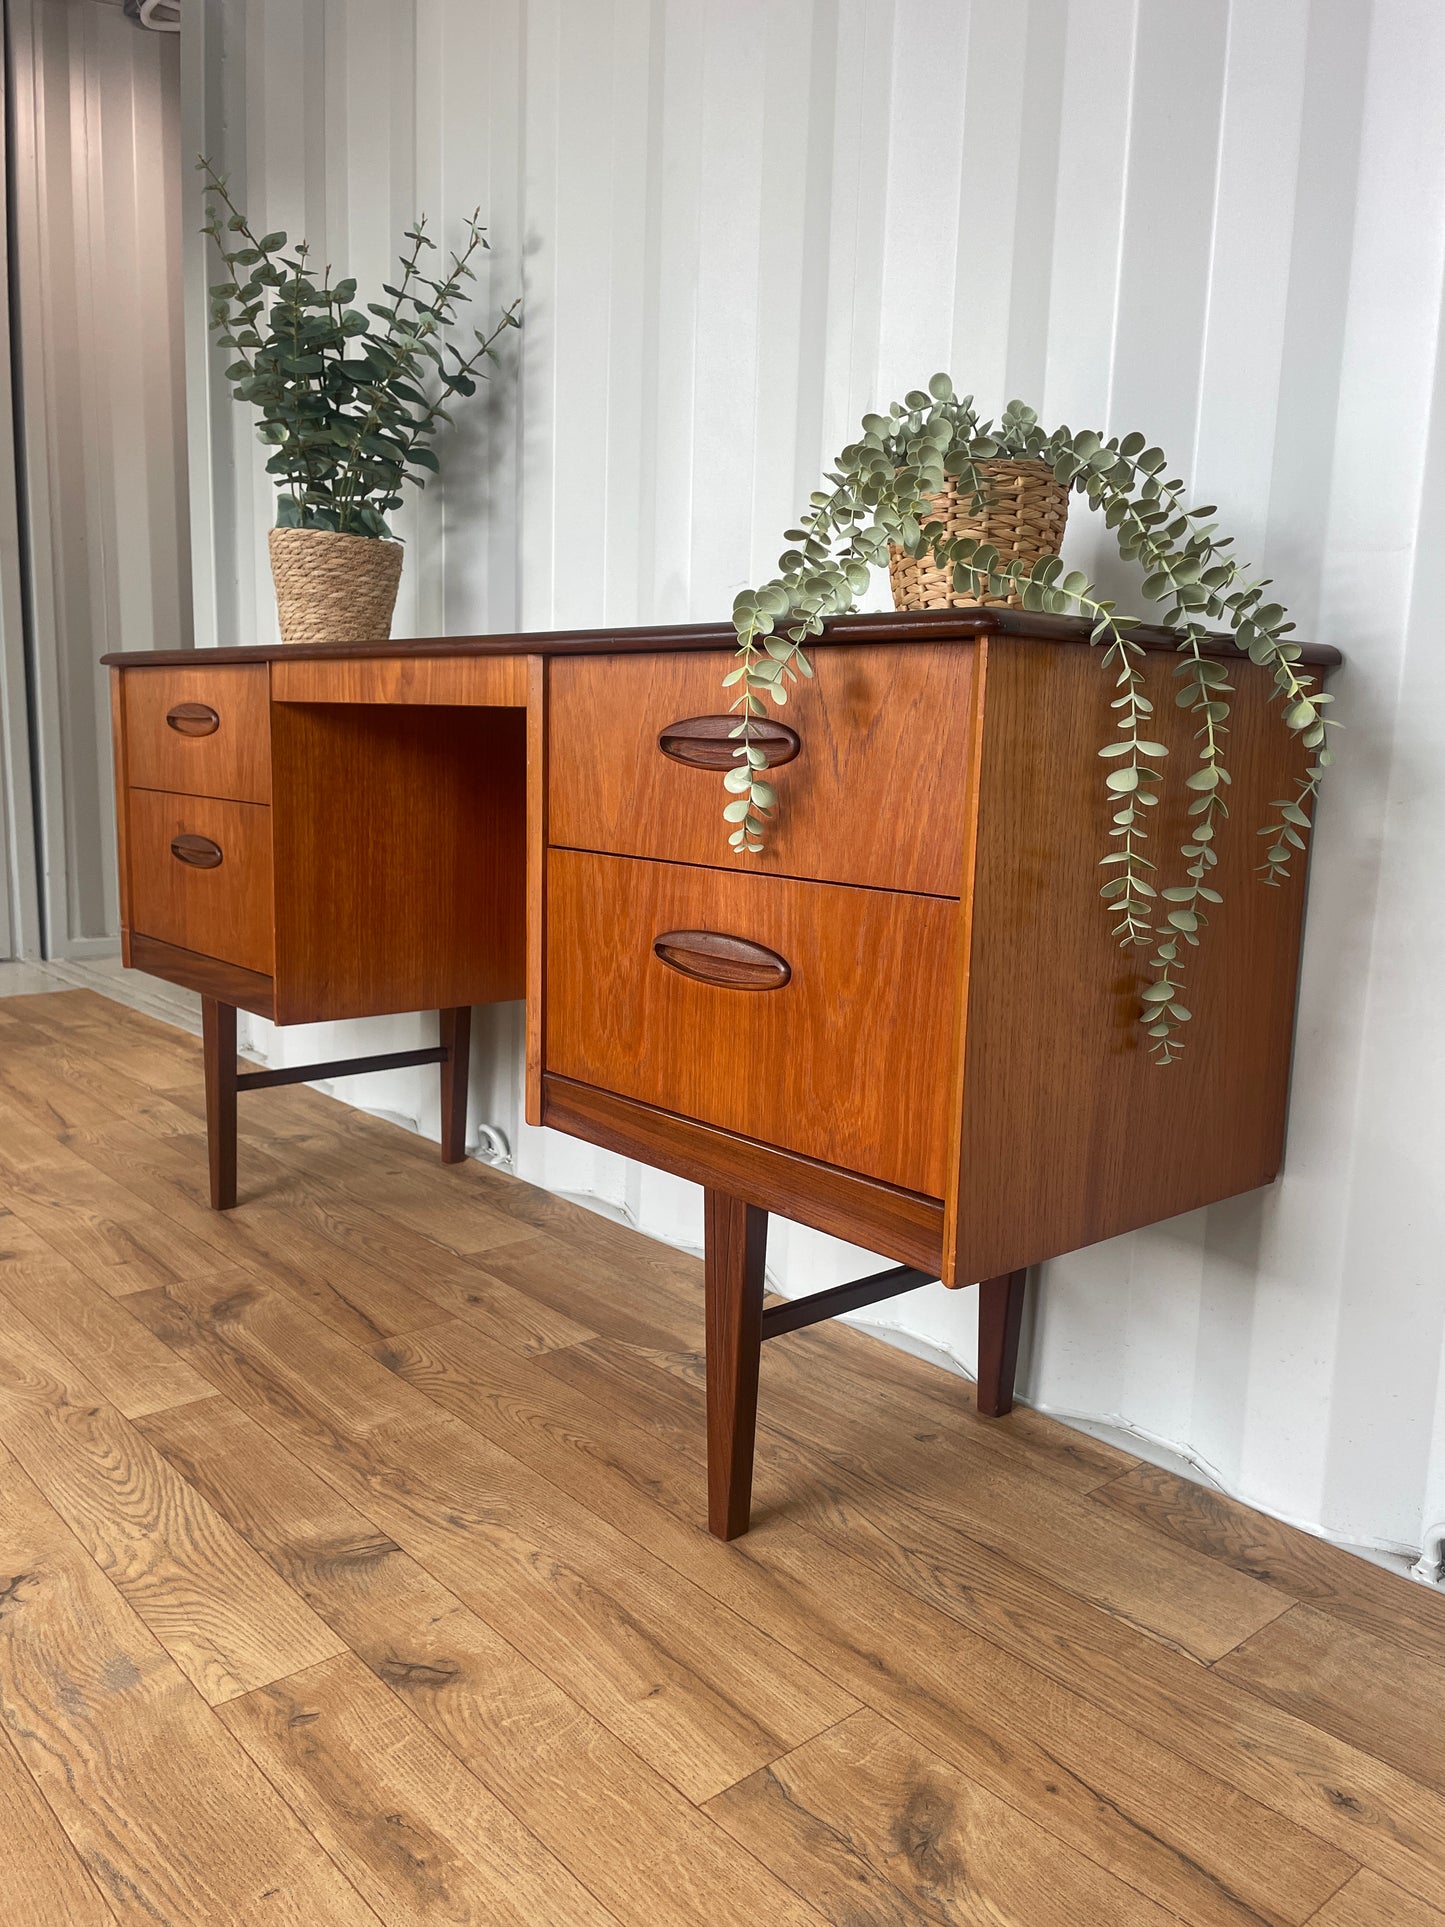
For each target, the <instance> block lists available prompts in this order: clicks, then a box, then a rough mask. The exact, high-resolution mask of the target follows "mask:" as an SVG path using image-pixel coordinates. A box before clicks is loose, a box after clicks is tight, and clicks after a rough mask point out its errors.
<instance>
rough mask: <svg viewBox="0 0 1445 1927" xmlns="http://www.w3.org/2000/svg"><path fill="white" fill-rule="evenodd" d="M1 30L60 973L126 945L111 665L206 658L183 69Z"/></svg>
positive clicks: (42, 30) (114, 39)
mask: <svg viewBox="0 0 1445 1927" xmlns="http://www.w3.org/2000/svg"><path fill="white" fill-rule="evenodd" d="M7 14H8V18H9V24H10V35H11V51H12V58H13V67H12V75H13V79H12V86H13V95H14V107H15V112H14V121H13V126H12V129H11V135H12V139H13V141H14V147H15V158H14V166H15V180H16V198H15V204H14V206H13V208H12V209H11V210H10V212H11V236H12V245H13V257H12V264H13V274H14V287H15V291H16V303H15V309H14V312H13V313H12V316H11V322H12V326H13V327H14V329H15V331H16V334H17V337H18V341H19V361H20V397H21V406H20V446H21V451H22V454H23V459H24V476H25V491H26V510H27V516H26V523H27V540H28V545H29V553H30V563H31V583H30V587H31V620H32V624H33V629H34V649H33V655H32V673H33V688H32V691H31V698H32V702H33V705H34V713H35V738H36V744H37V749H38V763H39V784H38V804H39V815H40V840H41V878H40V882H41V896H42V901H43V904H44V910H45V938H46V954H47V955H48V956H52V957H59V958H86V957H93V956H104V955H109V954H111V953H113V952H114V950H115V943H116V931H117V929H118V927H119V925H118V916H117V908H116V889H115V854H114V852H115V809H114V799H113V793H112V790H111V781H110V698H109V692H108V688H107V678H106V672H105V671H104V670H103V669H101V668H100V667H99V662H100V657H101V656H102V655H103V654H105V652H106V651H107V650H111V649H152V648H169V649H177V648H184V647H186V646H188V645H189V642H190V638H191V621H190V615H191V611H190V600H189V584H188V579H187V578H188V560H187V548H188V529H189V518H188V515H187V505H186V495H187V484H186V467H185V460H184V449H185V438H184V418H185V381H184V348H183V342H182V339H181V323H180V303H179V300H178V298H177V297H178V288H177V285H176V281H177V277H176V272H175V266H174V264H175V262H176V257H177V253H178V250H179V246H180V230H181V212H180V203H181V183H180V174H179V169H178V167H177V160H178V157H179V145H180V127H179V112H180V96H179V84H178V63H179V53H178V48H177V45H176V39H175V36H173V35H168V34H160V33H144V32H142V31H141V30H140V29H139V28H138V27H137V26H136V25H135V24H134V22H132V21H131V20H129V19H127V18H126V16H125V14H124V13H123V12H122V11H121V7H120V0H10V4H9V6H8V8H7ZM178 457H179V459H178ZM12 667H13V665H12ZM9 683H10V693H11V699H12V701H15V700H16V699H17V697H18V688H19V677H18V675H14V674H12V676H11V677H10V678H9ZM30 948H31V950H32V954H33V948H34V946H33V944H32V945H31V946H30Z"/></svg>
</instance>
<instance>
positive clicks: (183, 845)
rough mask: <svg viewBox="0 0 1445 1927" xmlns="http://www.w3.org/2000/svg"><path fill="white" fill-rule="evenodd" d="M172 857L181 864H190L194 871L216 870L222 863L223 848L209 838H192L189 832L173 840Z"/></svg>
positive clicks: (174, 837)
mask: <svg viewBox="0 0 1445 1927" xmlns="http://www.w3.org/2000/svg"><path fill="white" fill-rule="evenodd" d="M171 855H172V856H173V857H175V858H176V859H177V860H178V861H179V862H181V863H189V864H190V866H191V868H192V869H193V870H214V869H216V868H217V867H218V865H219V864H220V861H221V846H220V844H219V843H213V842H212V841H211V839H210V837H208V836H192V835H190V834H189V832H187V833H186V834H185V835H182V836H173V837H172V838H171Z"/></svg>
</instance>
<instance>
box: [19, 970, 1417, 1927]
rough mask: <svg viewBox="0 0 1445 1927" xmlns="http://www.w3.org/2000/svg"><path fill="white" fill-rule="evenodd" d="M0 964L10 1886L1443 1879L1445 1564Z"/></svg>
mask: <svg viewBox="0 0 1445 1927" xmlns="http://www.w3.org/2000/svg"><path fill="white" fill-rule="evenodd" d="M200 1087H201V1080H200V1059H199V1048H198V1046H197V1044H196V1043H195V1042H194V1040H192V1039H191V1038H189V1037H186V1036H183V1035H182V1034H181V1033H179V1032H177V1031H174V1030H170V1029H167V1028H166V1027H165V1026H163V1025H160V1024H157V1023H154V1022H152V1021H151V1020H149V1019H147V1018H143V1017H139V1016H137V1015H135V1014H133V1013H132V1012H129V1011H126V1010H123V1009H121V1008H120V1007H119V1006H117V1005H115V1004H112V1003H109V1002H107V1001H105V1000H104V999H102V998H100V997H97V996H94V995H92V994H91V993H88V992H85V991H67V992H63V993H60V994H56V995H39V996H30V997H23V998H22V997H17V998H12V999H10V1000H8V1001H0V1702H3V1720H4V1725H3V1731H0V1921H3V1922H4V1923H5V1927H42V1924H44V1927H49V1924H50V1923H56V1927H77V1923H79V1924H80V1927H88V1924H89V1923H103V1922H112V1921H130V1920H136V1921H140V1920H145V1921H150V1922H171V1923H185V1927H222V1924H223V1923H228V1922H242V1921H244V1922H253V1921H254V1922H267V1923H276V1922H288V1923H289V1922H294V1923H297V1924H298V1927H330V1924H331V1923H352V1922H362V1921H365V1922H373V1923H374V1922H376V1921H378V1920H381V1921H386V1922H399V1923H400V1922H405V1923H432V1922H436V1923H442V1922H445V1923H454V1922H478V1923H488V1927H490V1924H491V1923H500V1922H514V1921H515V1922H528V1923H545V1924H546V1927H553V1923H558V1924H562V1927H565V1924H569V1923H581V1922H606V1921H611V1922H623V1923H639V1924H640V1927H667V1924H668V1923H674V1922H684V1921H685V1922H697V1923H707V1927H728V1924H730V1923H748V1927H755V1924H762V1927H772V1924H773V1923H780V1924H783V1923H786V1924H789V1927H791V1924H792V1923H798V1924H799V1927H801V1923H804V1922H808V1923H817V1922H819V1921H831V1922H837V1923H844V1922H846V1923H850V1927H854V1924H861V1923H887V1924H888V1927H894V1924H895V1923H902V1922H912V1921H930V1922H950V1923H952V1922H968V1923H973V1922H984V1923H989V1924H990V1927H1000V1924H1001V1923H1017V1924H1018V1927H1113V1924H1114V1923H1130V1924H1131V1927H1132V1923H1139V1924H1140V1927H1143V1923H1162V1922H1166V1921H1187V1922H1198V1923H1210V1927H1215V1924H1216V1923H1217V1924H1218V1927H1242V1923H1245V1922H1265V1921H1267V1922H1272V1923H1289V1924H1290V1927H1294V1923H1302V1922H1305V1921H1312V1922H1315V1923H1316V1924H1317V1927H1365V1924H1366V1923H1379V1927H1426V1924H1427V1923H1435V1927H1445V1912H1437V1911H1436V1910H1435V1907H1434V1906H1433V1905H1432V1904H1430V1903H1431V1901H1432V1900H1439V1898H1440V1896H1441V1895H1442V1894H1445V1719H1442V1718H1441V1708H1442V1706H1445V1651H1442V1648H1445V1600H1442V1599H1441V1598H1440V1597H1438V1596H1436V1595H1434V1594H1433V1593H1430V1592H1427V1591H1425V1590H1424V1589H1422V1588H1419V1587H1414V1586H1411V1585H1409V1584H1408V1583H1407V1582H1405V1581H1404V1580H1398V1579H1396V1578H1394V1577H1393V1576H1392V1575H1390V1574H1387V1573H1383V1572H1380V1571H1378V1570H1376V1569H1375V1568H1374V1567H1372V1566H1369V1565H1367V1564H1364V1563H1363V1562H1360V1561H1358V1560H1356V1559H1354V1558H1352V1557H1351V1556H1349V1555H1348V1554H1345V1553H1340V1552H1336V1551H1334V1550H1332V1549H1331V1548H1329V1547H1326V1546H1323V1545H1321V1544H1319V1543H1318V1542H1316V1541H1314V1540H1312V1539H1309V1538H1306V1537H1304V1536H1303V1535H1301V1534H1299V1533H1295V1532H1292V1531H1290V1530H1288V1529H1286V1528H1283V1527H1281V1526H1278V1525H1275V1524H1272V1523H1271V1522H1270V1521H1269V1520H1267V1519H1263V1518H1260V1517H1258V1516H1257V1515H1255V1514H1253V1513H1250V1512H1248V1511H1246V1510H1244V1509H1243V1508H1242V1507H1239V1506H1236V1505H1233V1504H1231V1503H1228V1502H1226V1501H1224V1500H1221V1499H1219V1498H1217V1497H1215V1496H1214V1495H1212V1494H1210V1493H1208V1492H1205V1491H1203V1490H1201V1489H1199V1488H1197V1487H1194V1486H1191V1485H1186V1484H1183V1483H1181V1482H1180V1481H1179V1480H1177V1479H1174V1478H1172V1477H1169V1476H1167V1475H1165V1474H1163V1473H1160V1472H1158V1471H1156V1470H1154V1469H1153V1468H1151V1467H1149V1466H1147V1465H1143V1464H1139V1463H1136V1462H1135V1461H1133V1460H1131V1459H1129V1458H1127V1457H1125V1456H1123V1455H1122V1454H1120V1453H1117V1452H1114V1451H1111V1450H1108V1449H1106V1448H1104V1447H1102V1446H1099V1445H1096V1444H1094V1443H1093V1442H1092V1441H1091V1440H1089V1439H1087V1438H1084V1437H1082V1436H1080V1435H1079V1434H1077V1433H1073V1432H1070V1431H1068V1430H1066V1429H1065V1428H1063V1427H1061V1426H1059V1425H1057V1424H1054V1423H1051V1422H1049V1421H1047V1420H1044V1419H1041V1418H1038V1417H1037V1416H1035V1415H1032V1414H1030V1413H1027V1412H1019V1413H1016V1414H1015V1415H1014V1417H1013V1418H1012V1419H1010V1420H1007V1421H1004V1422H1002V1423H999V1424H990V1423H988V1422H986V1421H983V1420H980V1419H978V1418H977V1417H976V1416H975V1414H974V1412H973V1409H972V1404H971V1399H970V1395H969V1389H968V1387H967V1386H966V1385H965V1384H963V1383H962V1382H961V1381H959V1380H958V1379H955V1378H953V1377H950V1376H948V1375H946V1374H945V1373H943V1372H941V1371H938V1370H936V1369H934V1368H933V1367H930V1366H928V1365H925V1364H921V1363H919V1362H917V1361H914V1360H912V1359H909V1358H906V1357H904V1356H902V1355H900V1354H898V1353H896V1352H893V1351H890V1350H889V1349H887V1348H886V1347H884V1346H882V1345H880V1344H878V1343H876V1342H874V1341H872V1340H869V1339H868V1338H866V1337H863V1336H861V1335H859V1334H857V1333H854V1332H850V1331H848V1330H846V1329H844V1328H840V1327H837V1326H822V1327H817V1328H815V1329H814V1330H812V1331H810V1332H803V1333H799V1334H797V1335H796V1336H793V1337H790V1338H787V1339H783V1340H780V1341H779V1342H778V1343H777V1344H776V1345H770V1346H769V1347H768V1348H767V1350H766V1352H765V1354H764V1366H763V1393H762V1427H761V1431H760V1435H759V1460H760V1463H759V1473H758V1503H757V1507H756V1521H757V1523H756V1526H755V1529H754V1531H753V1532H752V1533H751V1535H750V1536H749V1537H747V1538H746V1539H744V1540H742V1541H741V1542H739V1543H738V1544H736V1545H733V1546H722V1545H719V1544H717V1543H715V1542H714V1541H712V1540H711V1539H709V1538H708V1537H707V1535H706V1533H705V1532H704V1531H703V1530H702V1529H701V1527H700V1524H699V1521H700V1520H701V1518H702V1516H703V1512H704V1479H703V1457H702V1445H703V1435H702V1399H703V1373H702V1358H701V1353H700V1347H701V1334H702V1317H701V1310H702V1306H701V1266H700V1265H699V1264H698V1263H697V1262H695V1261H693V1260H690V1259H687V1258H684V1257H682V1256H679V1255H678V1254H676V1253H674V1252H672V1251H670V1250H668V1249H667V1248H665V1247H662V1246H659V1245H654V1244H652V1243H650V1242H648V1241H647V1240H645V1239H643V1238H641V1237H639V1236H637V1235H636V1234H635V1233H632V1232H629V1231H626V1230H624V1229H621V1228H619V1227H617V1226H615V1225H613V1224H610V1223H608V1222H606V1221H605V1220H602V1219H600V1218H598V1217H596V1216H594V1215H592V1214H589V1213H587V1212H585V1211H583V1210H581V1209H579V1208H577V1207H574V1206H571V1205H568V1204H566V1203H564V1202H562V1201H560V1200H557V1199H555V1198H552V1197H549V1196H548V1195H547V1194H546V1193H544V1192H540V1191H536V1190H533V1189H532V1188H530V1187H528V1186H526V1185H523V1184H520V1183H518V1182H516V1181H515V1180H511V1179H508V1178H505V1177H502V1176H500V1175H498V1174H497V1173H495V1172H492V1171H490V1170H487V1169H486V1168H484V1167H482V1166H480V1165H477V1164H468V1165H467V1166H465V1167H464V1168H460V1169H451V1170H448V1169H443V1168H442V1167H441V1166H440V1165H439V1164H438V1163H437V1162H436V1161H435V1152H434V1150H433V1149H432V1148H431V1147H429V1146H427V1145H425V1144H423V1143H422V1142H420V1141H419V1140H417V1139H415V1138H413V1137H410V1136H408V1135H407V1134H406V1133H404V1132H402V1131H400V1130H397V1129H394V1128H392V1127H390V1126H387V1125H385V1124H381V1123H378V1122H375V1121H373V1120H371V1119H367V1118H364V1117H362V1116H360V1115H359V1114H358V1113H354V1112H349V1111H347V1110H346V1109H345V1108H343V1107H342V1106H340V1105H337V1104H334V1103H331V1102H329V1101H328V1100H327V1099H325V1098H322V1097H319V1096H317V1095H315V1094H313V1093H310V1092H307V1091H304V1090H294V1091H287V1090H283V1091H275V1092H267V1093H265V1094H258V1095H256V1096H255V1097H252V1098H249V1099H243V1112H242V1124H243V1131H244V1133H245V1138H244V1143H243V1152H242V1181H241V1205H240V1208H239V1209H238V1210H237V1211H235V1212H234V1213H232V1214H230V1215H228V1216H225V1217H217V1216H214V1215H213V1214H212V1213H211V1212H210V1211H209V1210H208V1209H207V1208H206V1205H205V1191H206V1174H205V1173H206V1161H205V1150H204V1141H203V1138H202V1135H201V1111H200Z"/></svg>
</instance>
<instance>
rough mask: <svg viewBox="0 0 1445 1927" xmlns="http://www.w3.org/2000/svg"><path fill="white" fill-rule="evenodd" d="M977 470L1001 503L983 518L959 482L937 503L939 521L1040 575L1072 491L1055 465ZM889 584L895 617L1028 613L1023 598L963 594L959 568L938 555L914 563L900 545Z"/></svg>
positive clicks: (996, 465)
mask: <svg viewBox="0 0 1445 1927" xmlns="http://www.w3.org/2000/svg"><path fill="white" fill-rule="evenodd" d="M977 467H978V473H979V476H980V479H981V480H982V481H983V483H984V484H985V486H986V487H987V489H988V492H989V494H990V495H991V497H992V498H993V499H992V500H991V501H990V503H989V505H988V506H987V508H985V509H983V510H982V511H976V510H975V509H974V508H973V505H972V500H971V497H970V495H969V493H968V492H967V491H965V492H964V494H963V495H962V496H960V494H959V492H958V485H957V484H956V483H955V482H952V481H951V482H950V483H949V485H948V487H947V488H946V489H945V490H944V491H943V493H942V494H941V495H934V496H932V497H930V500H931V502H932V505H933V516H934V519H936V520H937V521H940V522H942V523H943V524H944V525H945V527H946V528H947V530H948V533H949V534H950V535H951V536H957V535H971V536H972V537H973V538H974V539H975V540H976V541H979V542H990V543H992V544H993V546H994V548H996V549H997V550H998V553H999V559H1000V561H1003V562H1011V561H1014V560H1015V559H1016V560H1018V561H1020V562H1023V563H1025V564H1026V565H1027V566H1028V567H1029V568H1032V567H1033V565H1034V563H1035V562H1037V561H1039V560H1040V559H1041V557H1043V556H1046V555H1057V554H1058V551H1059V544H1060V543H1061V542H1062V541H1063V539H1064V522H1065V520H1066V519H1067V517H1068V513H1069V491H1068V487H1067V486H1066V484H1065V483H1063V482H1058V481H1055V480H1054V471H1053V470H1052V469H1051V468H1050V467H1049V465H1048V463H1047V462H1022V461H1009V460H1001V461H996V462H979V463H978V464H977ZM888 576H889V580H890V581H891V582H892V584H893V606H894V608H895V609H976V608H978V607H980V606H981V605H984V604H992V605H994V606H995V607H999V608H1011V609H1018V608H1021V607H1022V606H1023V605H1022V601H1021V599H1020V597H1019V594H1018V592H1017V591H1016V590H1015V591H1013V592H1012V593H1011V594H1009V595H975V594H973V592H972V591H971V590H967V589H955V588H954V586H953V570H952V568H951V567H949V568H946V569H941V568H939V566H938V563H937V562H936V561H935V560H934V557H933V555H932V553H931V552H929V553H926V554H924V555H910V554H909V553H908V551H907V549H904V548H900V547H899V546H898V544H897V543H894V544H892V545H891V546H890V548H889V550H888Z"/></svg>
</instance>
